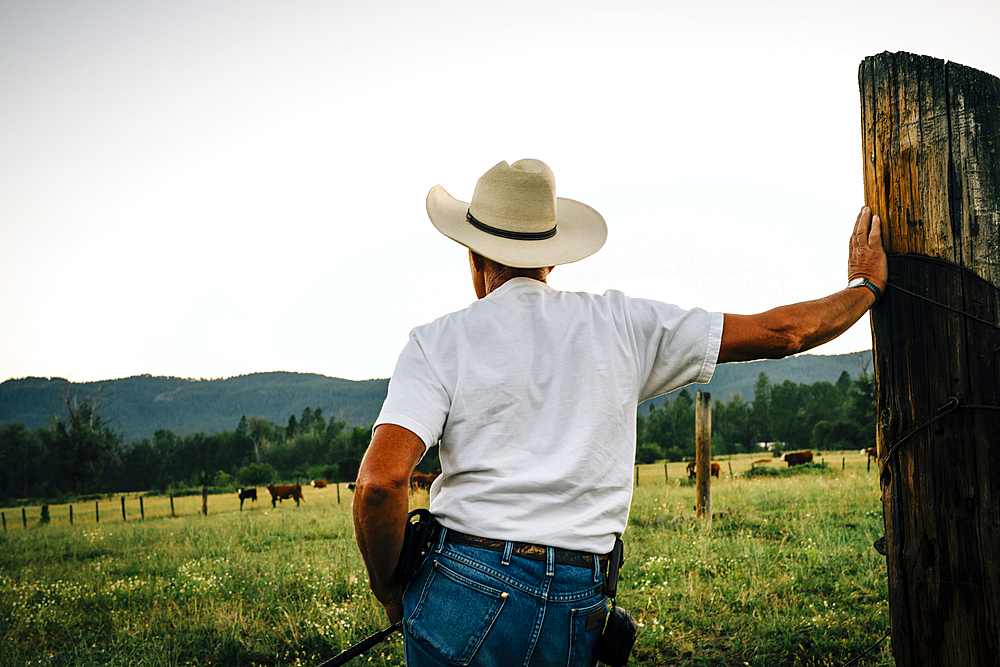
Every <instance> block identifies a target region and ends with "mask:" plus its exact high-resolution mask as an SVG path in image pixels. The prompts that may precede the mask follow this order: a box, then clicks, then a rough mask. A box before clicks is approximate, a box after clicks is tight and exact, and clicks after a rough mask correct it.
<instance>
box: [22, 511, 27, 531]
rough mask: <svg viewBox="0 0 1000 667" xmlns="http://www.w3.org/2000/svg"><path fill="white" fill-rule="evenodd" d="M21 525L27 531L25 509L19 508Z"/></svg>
mask: <svg viewBox="0 0 1000 667" xmlns="http://www.w3.org/2000/svg"><path fill="white" fill-rule="evenodd" d="M21 523H22V524H24V527H25V528H26V529H27V527H28V513H27V512H26V511H25V509H24V508H23V507H22V508H21Z"/></svg>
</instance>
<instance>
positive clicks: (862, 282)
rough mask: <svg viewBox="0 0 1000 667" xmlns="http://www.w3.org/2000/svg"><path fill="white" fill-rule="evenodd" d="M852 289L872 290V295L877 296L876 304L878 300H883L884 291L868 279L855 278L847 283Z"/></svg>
mask: <svg viewBox="0 0 1000 667" xmlns="http://www.w3.org/2000/svg"><path fill="white" fill-rule="evenodd" d="M852 287H867V288H868V289H870V290H871V291H872V294H874V295H875V303H878V300H879V299H881V298H882V290H880V289H879V288H878V285H876V284H875V283H873V282H872V281H870V280H868V279H867V278H855V279H854V280H852V281H850V282H849V283H847V288H848V289H850V288H852Z"/></svg>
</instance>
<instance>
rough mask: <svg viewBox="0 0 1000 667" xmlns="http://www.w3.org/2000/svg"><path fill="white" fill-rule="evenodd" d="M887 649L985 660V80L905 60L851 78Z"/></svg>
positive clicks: (914, 661) (998, 247)
mask: <svg viewBox="0 0 1000 667" xmlns="http://www.w3.org/2000/svg"><path fill="white" fill-rule="evenodd" d="M858 78H859V82H860V87H861V107H862V110H861V115H862V133H863V144H864V152H863V156H864V175H865V179H864V180H865V202H866V203H867V204H868V205H869V206H871V208H872V210H873V211H874V213H876V214H877V215H879V216H880V218H881V219H882V239H883V243H884V246H885V248H886V251H887V252H888V253H889V283H890V285H889V289H888V290H887V291H886V293H885V295H884V296H883V298H882V300H881V302H880V303H879V304H877V305H876V306H875V307H874V308H873V310H872V316H871V322H872V338H873V347H874V358H875V378H876V383H877V409H878V427H877V447H878V457H879V468H880V473H879V481H880V485H881V489H882V502H883V514H884V517H885V529H886V550H887V551H886V554H887V555H886V558H887V561H888V573H889V611H890V618H891V621H892V649H893V655H894V658H895V663H896V664H897V665H899V667H906V666H911V665H913V666H916V665H941V666H949V665H955V666H959V665H962V666H964V665H995V664H998V659H1000V568H998V567H997V563H998V562H1000V502H998V501H1000V408H998V403H1000V326H998V322H1000V297H998V286H1000V153H998V151H997V149H998V148H1000V80H998V79H997V78H995V77H993V76H990V75H988V74H985V73H983V72H979V71H976V70H973V69H970V68H968V67H964V66H962V65H958V64H956V63H946V62H944V61H942V60H937V59H934V58H929V57H925V56H915V55H911V54H908V53H882V54H879V55H877V56H872V57H870V58H866V59H865V60H864V62H862V63H861V67H860V70H859V76H858Z"/></svg>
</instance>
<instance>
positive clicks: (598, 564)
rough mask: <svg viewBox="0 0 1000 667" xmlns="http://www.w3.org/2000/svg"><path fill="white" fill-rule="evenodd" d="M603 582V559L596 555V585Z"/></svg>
mask: <svg viewBox="0 0 1000 667" xmlns="http://www.w3.org/2000/svg"><path fill="white" fill-rule="evenodd" d="M600 581H601V559H600V558H599V557H598V556H597V554H594V583H595V584H597V583H600Z"/></svg>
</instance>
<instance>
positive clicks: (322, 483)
mask: <svg viewBox="0 0 1000 667" xmlns="http://www.w3.org/2000/svg"><path fill="white" fill-rule="evenodd" d="M310 484H312V485H313V488H316V489H325V488H326V480H325V479H314V480H313V481H312V482H310Z"/></svg>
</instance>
